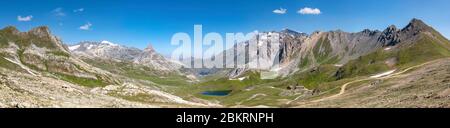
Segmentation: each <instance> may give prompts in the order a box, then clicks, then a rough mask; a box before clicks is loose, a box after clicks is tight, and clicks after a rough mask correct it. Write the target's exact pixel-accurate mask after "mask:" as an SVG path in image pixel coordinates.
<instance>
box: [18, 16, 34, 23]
mask: <svg viewBox="0 0 450 128" xmlns="http://www.w3.org/2000/svg"><path fill="white" fill-rule="evenodd" d="M31 19H33V16H32V15H29V16H25V17H22V16H17V21H21V22H26V21H31Z"/></svg>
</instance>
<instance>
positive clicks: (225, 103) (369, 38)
mask: <svg viewBox="0 0 450 128" xmlns="http://www.w3.org/2000/svg"><path fill="white" fill-rule="evenodd" d="M274 34H278V35H279V39H280V43H279V47H272V45H274V44H273V43H272V42H271V41H270V40H269V39H268V38H269V37H270V36H272V35H274ZM252 42H257V43H258V44H257V45H258V46H264V45H265V46H267V47H265V48H266V49H258V50H256V51H251V50H249V49H248V47H247V46H248V45H249V43H252ZM237 45H241V46H243V47H245V49H236V48H231V49H228V50H226V51H224V52H223V53H222V55H223V54H226V53H227V52H235V53H236V55H235V56H233V57H230V58H225V59H226V61H225V62H226V64H234V60H235V59H234V58H235V57H236V56H248V55H249V53H250V52H256V54H255V55H256V56H252V57H248V58H246V60H245V62H244V65H241V66H239V67H243V68H237V67H235V68H228V69H206V68H205V69H187V68H184V67H183V66H182V65H181V64H179V63H176V62H174V61H171V60H170V59H166V58H164V57H163V56H162V55H160V54H159V53H157V52H156V51H155V50H154V49H153V47H152V46H148V47H147V48H145V49H144V50H140V49H137V48H131V47H127V46H122V45H118V44H114V43H111V42H109V41H101V42H89V41H86V42H80V43H78V44H75V45H70V46H68V45H65V44H63V43H62V42H61V40H60V39H58V38H57V37H55V36H53V35H52V34H51V32H50V30H49V28H48V27H38V28H35V29H32V30H30V31H28V32H19V31H18V30H17V29H16V28H14V27H6V28H4V29H2V30H0V69H1V72H0V75H1V79H0V84H1V88H0V97H3V98H2V99H0V107H450V102H448V101H449V100H448V98H450V90H449V89H448V87H447V86H450V85H448V83H449V81H450V75H449V74H450V66H449V65H448V63H447V62H448V61H449V59H448V57H450V41H449V40H448V39H446V38H445V37H444V36H442V35H441V34H440V33H439V32H437V31H436V30H435V29H433V28H432V27H430V26H429V25H427V24H425V23H424V22H423V21H422V20H419V19H413V20H411V21H410V22H409V23H408V24H407V25H406V26H405V27H403V28H400V29H399V28H397V27H396V26H393V25H391V26H389V27H387V28H386V29H385V30H383V31H378V30H368V29H365V30H363V31H361V32H356V33H349V32H344V31H341V30H337V31H328V32H319V31H317V32H314V33H312V34H305V33H299V32H296V31H293V30H289V29H285V30H282V31H279V32H277V31H273V32H262V33H258V34H257V35H256V36H255V38H252V39H251V40H249V41H244V42H240V43H238V44H237ZM262 53H275V54H262ZM258 58H260V59H258ZM261 58H263V59H261ZM261 60H263V61H265V60H279V62H280V64H279V65H277V66H278V67H276V68H275V67H274V68H272V69H268V70H269V71H274V72H276V76H274V78H273V79H265V78H263V76H264V75H262V74H263V73H264V72H263V70H255V69H251V68H248V67H249V66H248V65H249V64H251V63H255V62H256V61H261ZM194 61H196V60H194ZM432 76H433V77H432ZM404 80H405V81H408V82H402V81H404ZM347 86H351V88H350V87H347ZM445 87H447V88H445ZM217 92H220V93H221V94H222V93H223V92H226V95H220V96H217V95H209V94H210V93H217ZM431 99H434V100H431ZM369 101H370V102H369ZM355 105H356V106H355Z"/></svg>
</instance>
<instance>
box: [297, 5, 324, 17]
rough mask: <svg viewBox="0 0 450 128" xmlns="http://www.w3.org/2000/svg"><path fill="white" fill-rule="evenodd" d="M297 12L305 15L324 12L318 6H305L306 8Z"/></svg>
mask: <svg viewBox="0 0 450 128" xmlns="http://www.w3.org/2000/svg"><path fill="white" fill-rule="evenodd" d="M297 13H300V14H303V15H319V14H321V13H322V12H321V11H320V9H318V8H308V7H305V8H302V9H300V10H298V12H297Z"/></svg>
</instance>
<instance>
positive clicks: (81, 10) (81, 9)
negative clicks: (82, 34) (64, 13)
mask: <svg viewBox="0 0 450 128" xmlns="http://www.w3.org/2000/svg"><path fill="white" fill-rule="evenodd" d="M83 11H84V8H79V9H75V10H73V12H75V13H76V12H83Z"/></svg>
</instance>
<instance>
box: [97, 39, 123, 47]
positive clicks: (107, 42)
mask: <svg viewBox="0 0 450 128" xmlns="http://www.w3.org/2000/svg"><path fill="white" fill-rule="evenodd" d="M101 44H107V45H111V46H119V45H118V44H114V43H111V42H109V41H106V40H104V41H102V42H101Z"/></svg>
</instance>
